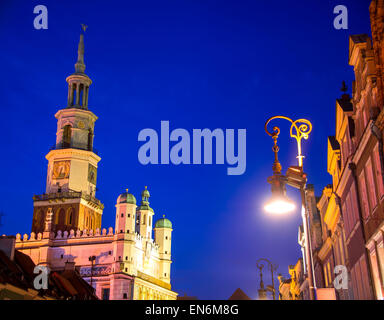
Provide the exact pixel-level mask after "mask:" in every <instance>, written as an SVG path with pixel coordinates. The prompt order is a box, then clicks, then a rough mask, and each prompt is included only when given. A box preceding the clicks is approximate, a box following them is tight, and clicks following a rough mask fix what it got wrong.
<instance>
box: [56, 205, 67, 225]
mask: <svg viewBox="0 0 384 320" xmlns="http://www.w3.org/2000/svg"><path fill="white" fill-rule="evenodd" d="M58 224H59V225H64V224H65V211H64V209H63V208H61V209H60V211H59V223H58Z"/></svg>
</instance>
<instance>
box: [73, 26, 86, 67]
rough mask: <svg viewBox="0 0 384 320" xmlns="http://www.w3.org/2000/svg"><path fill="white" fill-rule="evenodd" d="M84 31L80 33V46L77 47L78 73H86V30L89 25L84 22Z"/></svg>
mask: <svg viewBox="0 0 384 320" xmlns="http://www.w3.org/2000/svg"><path fill="white" fill-rule="evenodd" d="M81 27H82V29H83V33H81V34H80V41H79V47H78V49H77V62H76V63H75V71H76V73H84V71H85V64H84V32H85V30H86V29H87V27H88V26H86V25H84V24H82V25H81Z"/></svg>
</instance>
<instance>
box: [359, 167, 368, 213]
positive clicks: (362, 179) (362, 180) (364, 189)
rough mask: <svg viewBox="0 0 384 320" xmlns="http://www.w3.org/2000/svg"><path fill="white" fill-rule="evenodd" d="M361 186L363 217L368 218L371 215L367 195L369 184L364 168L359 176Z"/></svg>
mask: <svg viewBox="0 0 384 320" xmlns="http://www.w3.org/2000/svg"><path fill="white" fill-rule="evenodd" d="M359 187H360V200H361V209H362V210H363V217H364V218H367V217H368V215H369V204H368V196H367V186H366V184H365V176H364V170H363V171H362V172H361V174H360V176H359Z"/></svg>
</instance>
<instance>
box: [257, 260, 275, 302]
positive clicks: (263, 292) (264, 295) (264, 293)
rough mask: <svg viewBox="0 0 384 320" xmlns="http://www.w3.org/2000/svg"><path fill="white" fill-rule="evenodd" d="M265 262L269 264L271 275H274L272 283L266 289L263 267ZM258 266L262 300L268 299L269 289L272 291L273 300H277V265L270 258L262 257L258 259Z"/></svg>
mask: <svg viewBox="0 0 384 320" xmlns="http://www.w3.org/2000/svg"><path fill="white" fill-rule="evenodd" d="M265 263H267V264H268V266H269V270H270V271H271V277H272V285H268V286H267V289H264V281H263V268H264V264H265ZM256 267H257V268H258V269H259V270H260V289H259V299H260V300H266V299H267V291H271V292H272V297H273V300H276V289H275V278H274V271H276V270H277V265H275V264H273V263H272V262H271V261H269V260H268V259H264V258H261V259H259V260H257V261H256Z"/></svg>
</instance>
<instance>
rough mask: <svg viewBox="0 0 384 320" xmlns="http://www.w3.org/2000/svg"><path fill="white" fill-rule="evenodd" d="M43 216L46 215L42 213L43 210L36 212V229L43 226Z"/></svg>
mask: <svg viewBox="0 0 384 320" xmlns="http://www.w3.org/2000/svg"><path fill="white" fill-rule="evenodd" d="M43 216H44V214H43V212H42V211H41V209H40V210H38V211H37V212H36V214H35V221H34V224H35V226H36V228H39V227H40V226H41V225H42V223H43Z"/></svg>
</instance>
